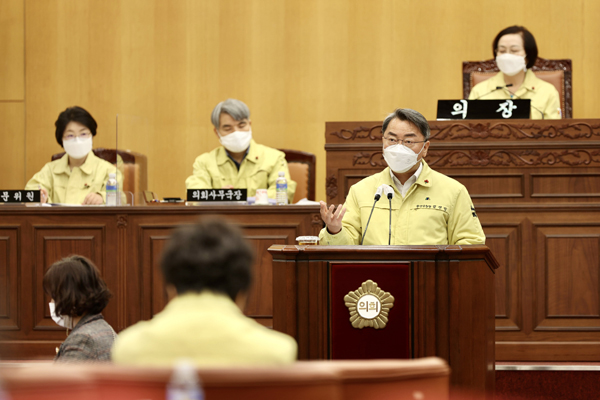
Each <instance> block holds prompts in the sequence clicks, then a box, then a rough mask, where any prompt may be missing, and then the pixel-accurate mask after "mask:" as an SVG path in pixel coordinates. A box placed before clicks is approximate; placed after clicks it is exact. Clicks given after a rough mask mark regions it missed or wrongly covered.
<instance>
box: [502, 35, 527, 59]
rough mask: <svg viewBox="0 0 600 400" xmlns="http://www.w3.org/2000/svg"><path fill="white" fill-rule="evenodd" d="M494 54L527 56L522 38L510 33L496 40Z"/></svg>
mask: <svg viewBox="0 0 600 400" xmlns="http://www.w3.org/2000/svg"><path fill="white" fill-rule="evenodd" d="M496 53H497V55H500V54H506V53H508V54H514V55H516V56H523V57H525V56H526V55H527V54H526V53H525V47H524V44H523V37H522V36H521V35H520V34H519V33H510V34H508V35H504V36H502V37H501V38H500V40H498V48H497V49H496Z"/></svg>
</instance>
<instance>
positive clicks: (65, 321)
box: [48, 301, 73, 329]
mask: <svg viewBox="0 0 600 400" xmlns="http://www.w3.org/2000/svg"><path fill="white" fill-rule="evenodd" d="M48 306H49V307H50V315H51V316H52V320H53V321H54V322H56V325H58V326H62V327H63V328H67V329H72V328H73V320H72V319H71V317H70V316H68V315H65V316H62V315H61V316H60V317H59V316H58V315H56V312H55V311H54V302H53V301H51V302H50V303H48Z"/></svg>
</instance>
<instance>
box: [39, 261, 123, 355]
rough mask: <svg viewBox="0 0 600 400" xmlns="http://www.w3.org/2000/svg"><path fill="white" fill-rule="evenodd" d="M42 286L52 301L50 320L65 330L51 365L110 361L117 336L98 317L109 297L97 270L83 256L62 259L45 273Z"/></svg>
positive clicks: (100, 315)
mask: <svg viewBox="0 0 600 400" xmlns="http://www.w3.org/2000/svg"><path fill="white" fill-rule="evenodd" d="M43 286H44V291H45V292H46V293H47V294H48V295H49V296H50V297H51V299H52V300H51V302H50V304H49V306H50V314H51V315H52V319H53V320H54V322H56V323H57V324H58V325H60V326H62V327H64V328H67V335H68V336H67V339H66V340H65V341H64V342H63V343H62V344H61V345H60V348H59V349H58V350H57V354H56V357H55V358H54V361H56V362H90V361H110V351H111V348H112V345H113V342H114V340H115V339H116V337H117V334H116V333H115V331H114V330H113V329H112V328H111V326H110V325H109V324H108V323H107V322H106V321H105V320H104V317H102V314H100V313H101V312H102V310H104V307H106V305H107V304H108V299H109V298H110V296H111V293H110V291H109V290H108V288H107V287H106V283H104V281H103V280H102V278H101V277H100V272H99V271H98V268H96V266H95V265H94V264H93V263H92V262H91V261H90V260H88V259H87V258H85V257H82V256H71V257H67V258H63V259H62V260H60V261H57V262H55V263H54V264H52V266H51V267H50V268H49V269H48V271H47V272H46V275H44V280H43ZM69 329H72V331H71V334H69Z"/></svg>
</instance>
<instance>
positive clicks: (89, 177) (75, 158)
mask: <svg viewBox="0 0 600 400" xmlns="http://www.w3.org/2000/svg"><path fill="white" fill-rule="evenodd" d="M54 125H55V126H56V132H55V134H56V141H57V142H58V144H59V145H60V146H61V147H63V148H64V149H65V152H66V154H65V155H64V156H63V157H62V158H61V159H59V160H56V161H52V162H49V163H47V164H46V165H44V167H43V168H42V170H41V171H40V172H38V173H37V174H35V175H34V176H33V178H31V180H30V181H29V182H27V185H26V186H25V189H26V190H37V189H39V190H41V198H42V203H63V204H84V205H99V204H104V203H105V185H106V181H107V180H108V175H109V174H110V173H115V172H116V167H115V166H114V165H112V164H111V163H109V162H107V161H104V160H102V159H100V158H98V157H96V155H95V154H94V152H93V151H92V138H93V137H94V136H96V128H97V127H98V124H97V123H96V121H95V120H94V118H93V117H92V116H91V115H90V113H89V112H87V111H86V110H84V109H83V108H81V107H77V106H75V107H70V108H67V109H66V110H65V111H63V112H61V113H60V115H59V116H58V119H57V120H56V122H55V123H54ZM116 173H117V180H118V181H119V186H121V181H122V180H121V179H119V178H120V175H121V174H120V173H118V172H116Z"/></svg>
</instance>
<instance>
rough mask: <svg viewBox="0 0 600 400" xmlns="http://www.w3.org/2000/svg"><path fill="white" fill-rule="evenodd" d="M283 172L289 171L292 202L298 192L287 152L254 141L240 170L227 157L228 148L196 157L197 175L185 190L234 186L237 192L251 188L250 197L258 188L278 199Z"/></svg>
mask: <svg viewBox="0 0 600 400" xmlns="http://www.w3.org/2000/svg"><path fill="white" fill-rule="evenodd" d="M279 171H284V172H285V178H286V179H287V183H288V190H287V191H288V201H289V202H290V203H291V202H292V200H293V199H294V193H295V192H296V182H294V181H293V180H292V179H291V178H290V171H289V170H288V165H287V162H286V161H285V153H283V152H281V151H279V150H276V149H272V148H270V147H267V146H263V145H261V144H257V143H256V142H255V141H254V140H252V141H251V142H250V150H249V151H248V155H246V158H244V160H243V161H242V164H241V165H240V170H239V171H238V169H237V167H236V166H235V164H234V162H233V161H232V160H231V159H230V158H229V157H228V156H227V153H226V151H225V148H224V147H223V146H220V147H217V148H216V149H214V150H212V151H211V152H209V153H204V154H202V155H200V156H198V158H196V161H195V162H194V174H193V175H192V176H190V177H188V178H187V179H186V180H185V187H186V188H187V189H221V188H222V187H223V186H226V185H232V186H233V187H234V188H236V189H248V196H254V195H255V194H256V189H268V192H269V197H270V198H272V199H274V198H275V188H276V186H275V182H276V181H277V177H278V174H279Z"/></svg>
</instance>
